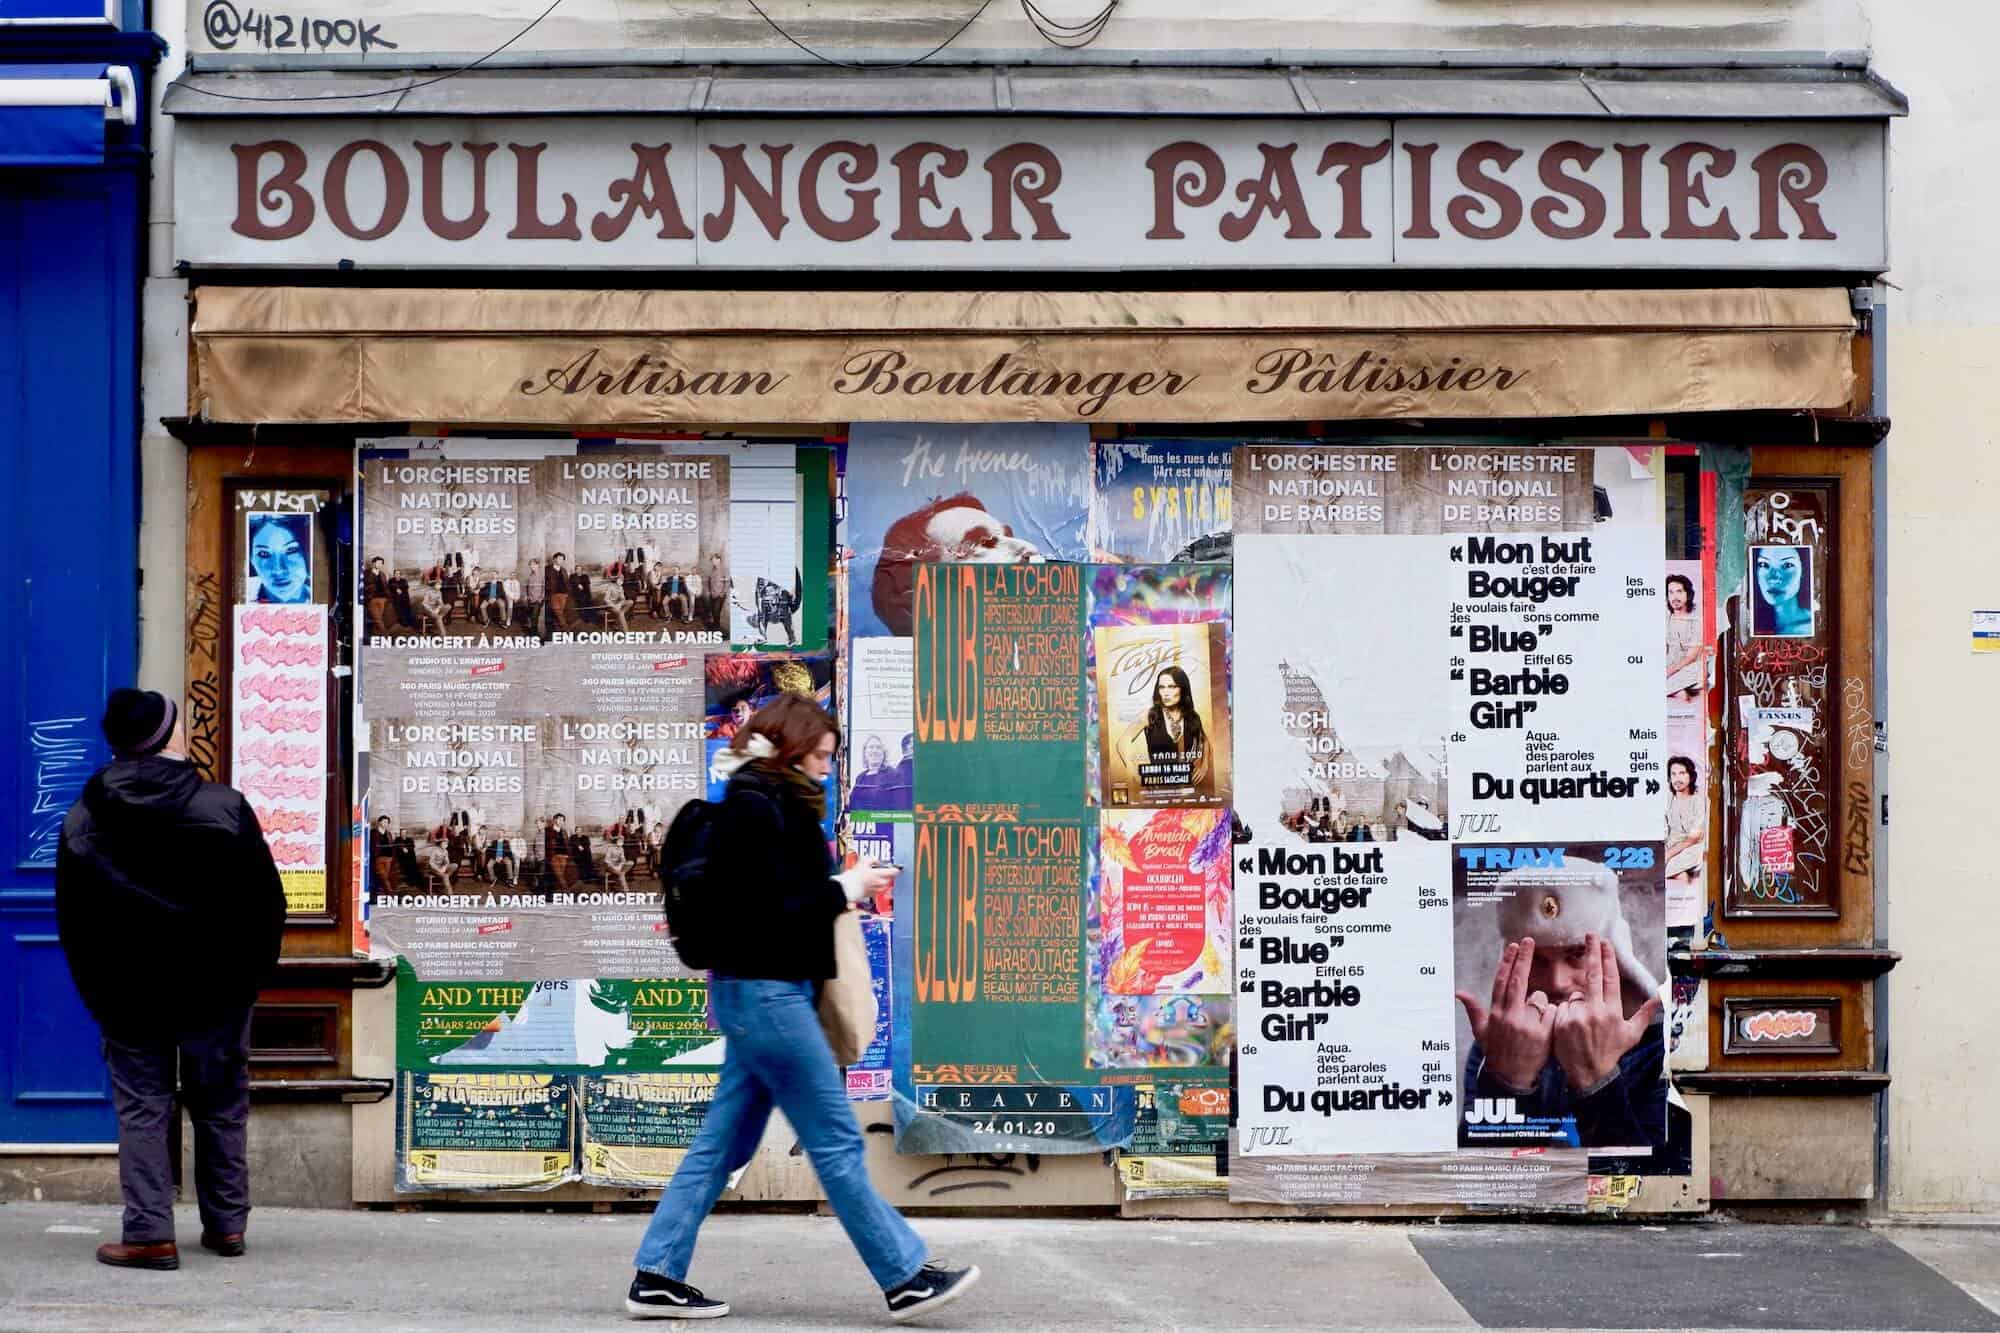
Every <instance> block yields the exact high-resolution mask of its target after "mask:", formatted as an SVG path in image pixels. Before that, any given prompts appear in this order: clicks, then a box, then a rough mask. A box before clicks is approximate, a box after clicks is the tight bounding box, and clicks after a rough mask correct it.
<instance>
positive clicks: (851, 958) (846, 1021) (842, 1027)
mask: <svg viewBox="0 0 2000 1333" xmlns="http://www.w3.org/2000/svg"><path fill="white" fill-rule="evenodd" d="M833 966H834V975H833V980H831V981H829V982H827V983H826V985H824V986H823V987H821V988H820V993H819V1025H820V1027H821V1028H823V1029H824V1030H825V1032H826V1041H827V1045H829V1046H831V1047H833V1058H834V1062H835V1063H836V1064H839V1065H841V1066H842V1067H843V1068H844V1067H846V1066H847V1065H851V1064H856V1063H858V1062H859V1061H860V1059H861V1054H862V1052H864V1051H866V1050H867V1049H868V1043H869V1042H871V1041H873V1040H874V1038H875V983H874V981H873V980H872V979H871V978H870V977H869V975H868V946H867V944H866V943H865V942H863V940H862V938H861V913H859V912H854V911H847V912H842V913H841V914H840V915H839V916H837V917H835V918H834V919H833Z"/></svg>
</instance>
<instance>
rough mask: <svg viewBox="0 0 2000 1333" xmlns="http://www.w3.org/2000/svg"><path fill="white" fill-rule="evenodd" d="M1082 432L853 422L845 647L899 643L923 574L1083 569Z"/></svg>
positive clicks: (1086, 505) (1086, 504) (1086, 478)
mask: <svg viewBox="0 0 2000 1333" xmlns="http://www.w3.org/2000/svg"><path fill="white" fill-rule="evenodd" d="M1090 497H1091V464H1090V430H1089V428H1088V427H1087V426H1081V425H1040V424H1036V425H1011V424H1010V425H986V426H965V425H933V424H923V423H919V424H906V423H900V422H899V423H894V424H880V425H878V424H874V423H865V422H856V423H855V425H854V428H853V430H852V433H851V435H850V437H849V442H848V446H847V524H846V529H845V537H844V540H845V542H846V545H847V547H848V548H849V549H850V550H851V551H852V552H853V555H852V558H851V561H850V564H849V574H850V578H849V583H848V587H849V589H850V597H851V601H852V609H851V612H850V631H851V633H852V634H853V635H854V637H856V638H866V637H872V636H877V635H896V636H907V635H908V634H909V633H910V632H911V626H912V625H913V624H914V623H915V621H916V611H915V608H914V605H913V604H912V601H911V599H912V596H913V594H914V589H915V582H916V572H917V570H918V569H919V568H921V567H922V566H923V565H925V564H931V563H949V562H975V563H981V564H1004V565H1012V564H1025V563H1037V564H1039V563H1042V562H1045V561H1046V562H1053V561H1059V560H1069V561H1080V560H1087V559H1089V555H1090V553H1089V547H1088V545H1087V543H1086V540H1085V536H1086V534H1085V528H1086V525H1087V520H1088V518H1089V514H1090Z"/></svg>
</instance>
